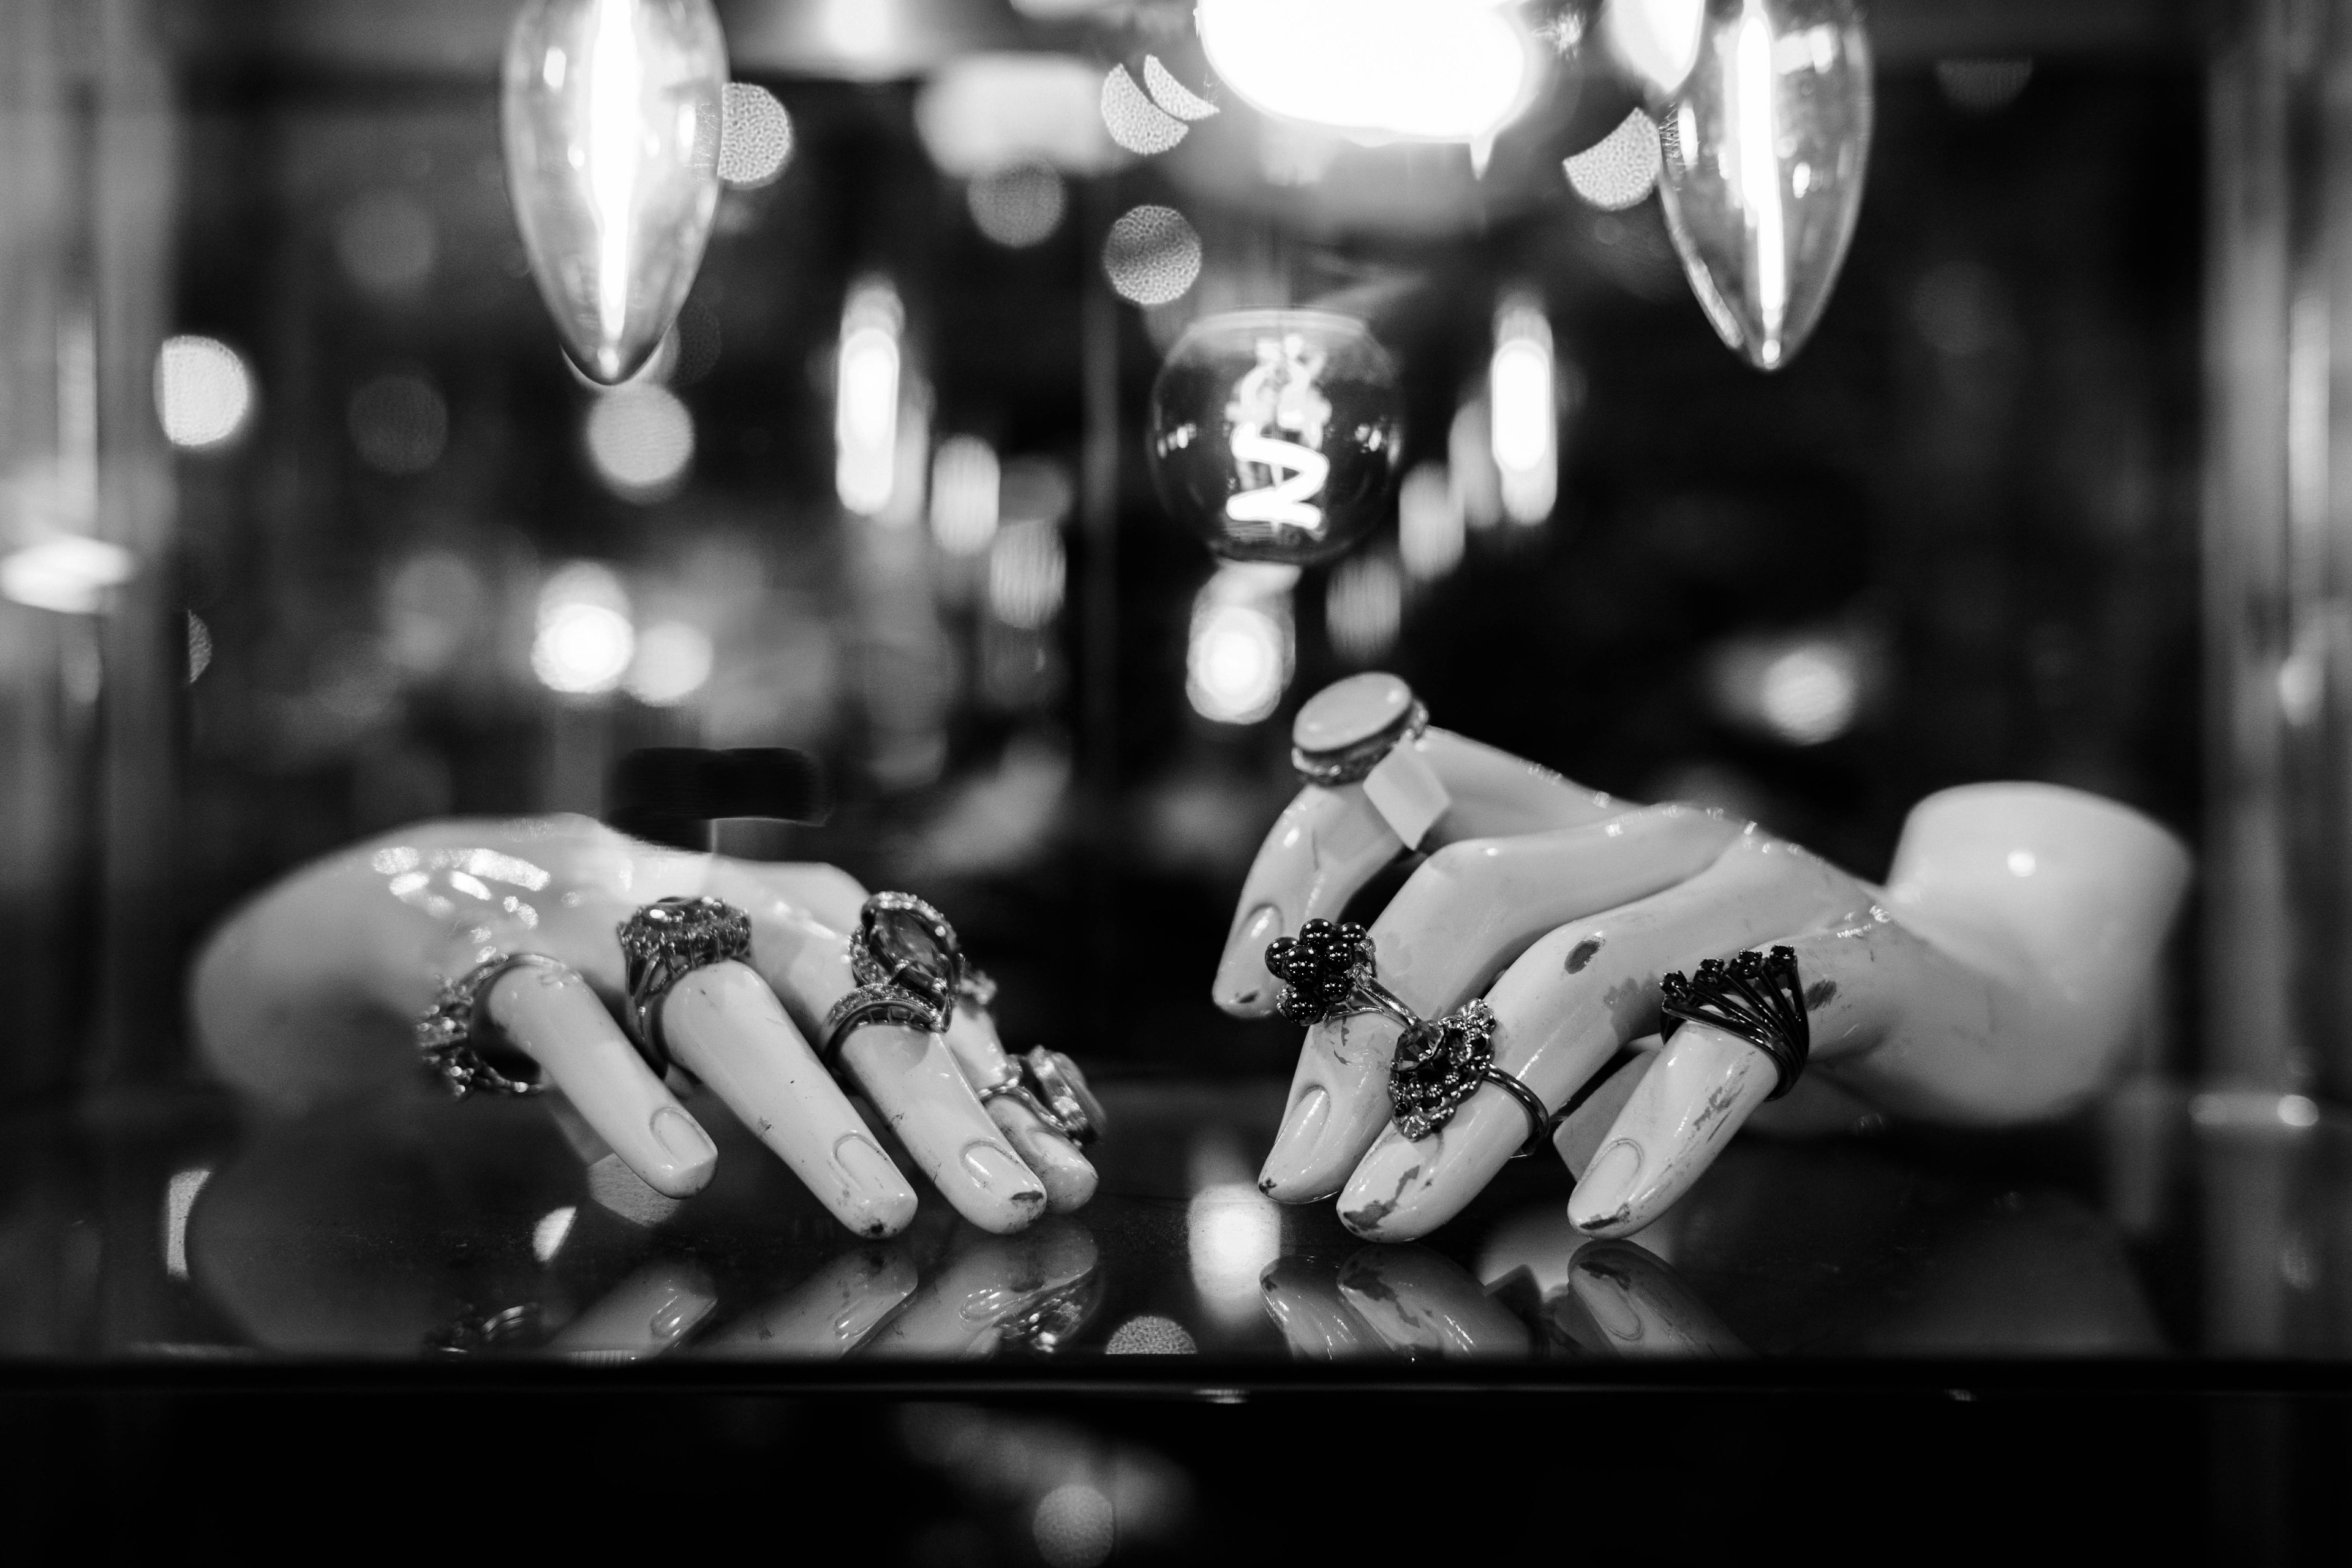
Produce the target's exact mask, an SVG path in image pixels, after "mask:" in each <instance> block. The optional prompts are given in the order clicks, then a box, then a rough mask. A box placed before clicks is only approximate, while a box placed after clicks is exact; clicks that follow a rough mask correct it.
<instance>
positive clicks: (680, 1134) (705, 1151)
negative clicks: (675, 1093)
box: [653, 1105, 719, 1165]
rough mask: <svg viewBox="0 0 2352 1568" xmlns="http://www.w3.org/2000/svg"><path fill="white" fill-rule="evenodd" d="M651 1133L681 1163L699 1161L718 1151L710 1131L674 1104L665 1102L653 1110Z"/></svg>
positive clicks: (664, 1149)
mask: <svg viewBox="0 0 2352 1568" xmlns="http://www.w3.org/2000/svg"><path fill="white" fill-rule="evenodd" d="M653 1134H654V1142H656V1143H659V1144H660V1145H661V1146H662V1151H663V1152H665V1153H667V1155H668V1156H669V1157H670V1158H671V1159H673V1160H676V1161H677V1163H679V1164H681V1165H698V1164H700V1163H702V1162H704V1161H706V1160H709V1159H710V1158H711V1157H712V1156H714V1155H716V1154H717V1153H718V1152H719V1145H717V1144H716V1143H713V1142H711V1141H710V1134H709V1133H708V1132H705V1131H703V1130H702V1129H701V1128H700V1127H699V1126H698V1125H696V1123H695V1121H694V1119H693V1118H692V1117H690V1116H688V1115H687V1113H686V1112H685V1111H683V1110H679V1109H678V1108H677V1106H675V1105H665V1106H663V1107H662V1108H661V1109H660V1110H656V1111H655V1112H654V1119H653Z"/></svg>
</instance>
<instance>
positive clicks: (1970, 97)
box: [1936, 59, 2033, 114]
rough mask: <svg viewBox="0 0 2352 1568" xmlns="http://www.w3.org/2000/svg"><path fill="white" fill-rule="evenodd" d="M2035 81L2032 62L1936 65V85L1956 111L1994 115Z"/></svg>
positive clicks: (1958, 61) (1973, 61)
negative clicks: (2028, 84)
mask: <svg viewBox="0 0 2352 1568" xmlns="http://www.w3.org/2000/svg"><path fill="white" fill-rule="evenodd" d="M2032 77H2033V62H2032V60H2031V59H2006V60H1993V59H1954V60H1937V62H1936V85H1937V87H1939V88H1941V89H1943V91H1944V97H1945V98H1946V99H1947V100H1949V101H1950V103H1951V104H1952V106H1953V107H1954V108H1956V109H1964V110H1968V111H1969V113H1971V114H1990V113H1992V112H1993V111H1994V110H1999V109H2006V108H2008V107H2009V105H2010V104H2011V103H2013V102H2015V101H2016V100H2017V95H2018V94H2019V93H2021V92H2023V91H2024V90H2025V84H2026V83H2027V82H2028V81H2030V80H2032Z"/></svg>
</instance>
